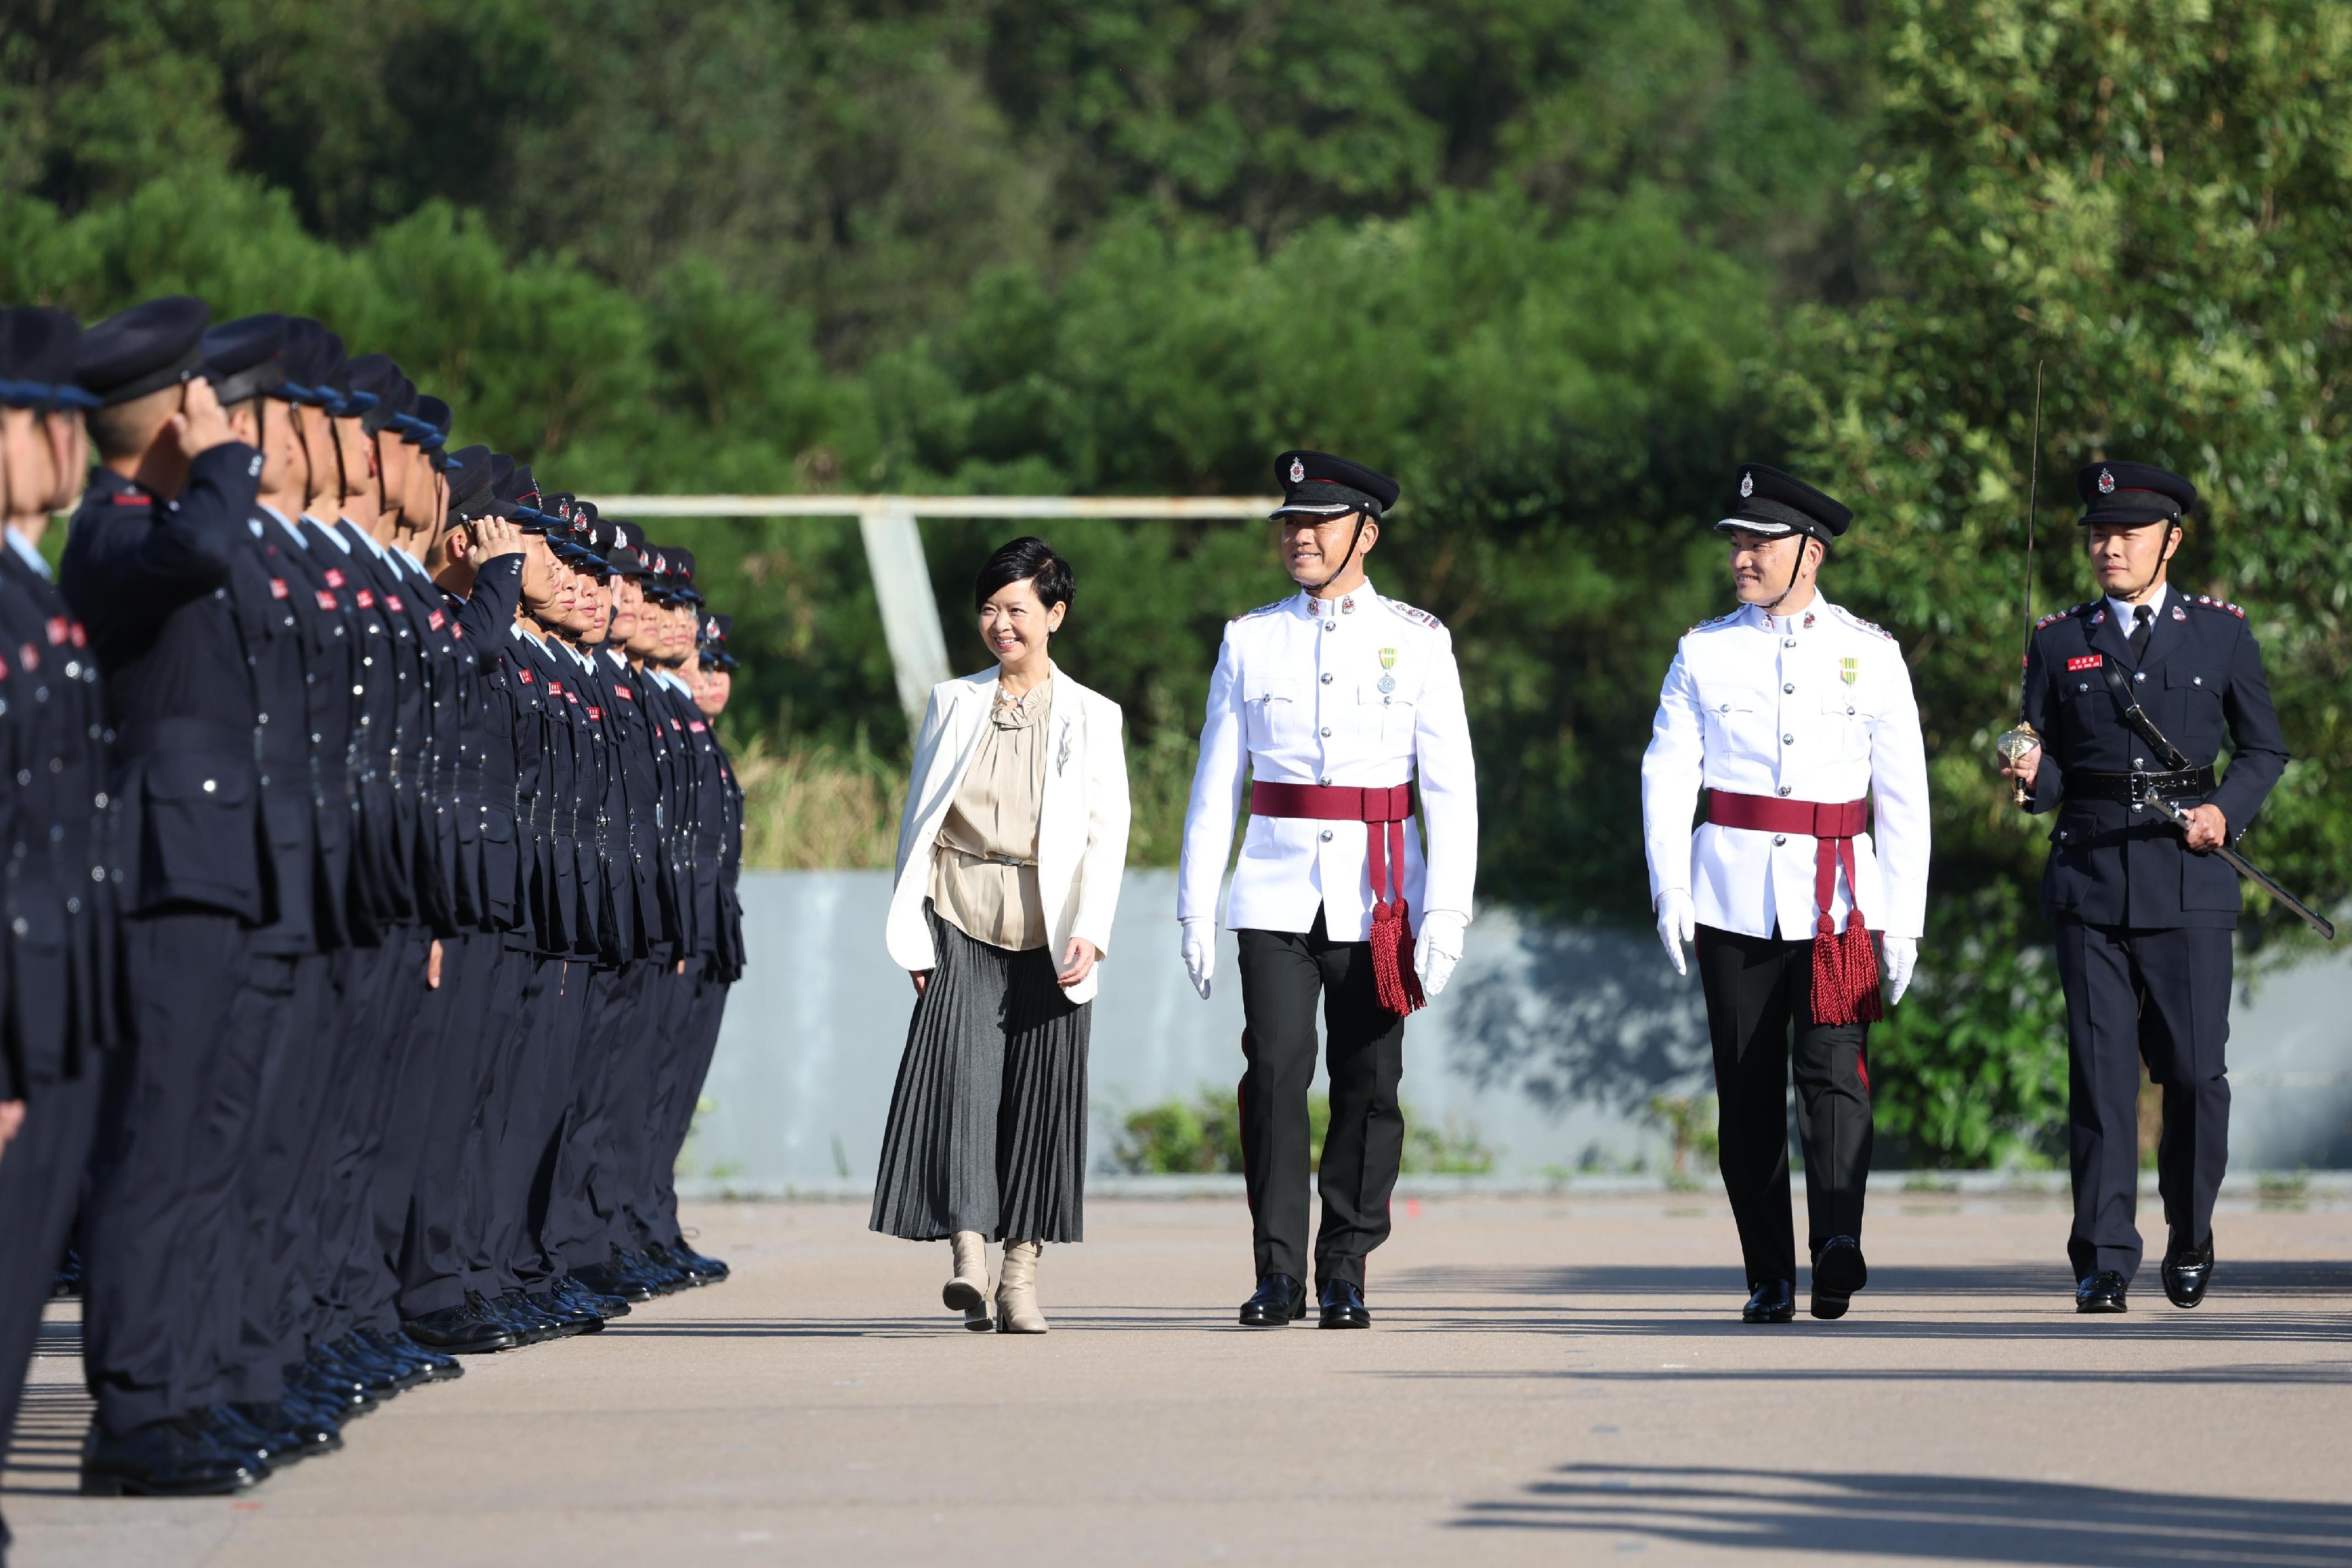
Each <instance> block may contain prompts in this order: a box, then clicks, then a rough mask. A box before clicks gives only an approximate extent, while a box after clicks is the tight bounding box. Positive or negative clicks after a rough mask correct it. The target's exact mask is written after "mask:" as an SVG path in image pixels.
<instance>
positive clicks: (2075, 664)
mask: <svg viewBox="0 0 2352 1568" xmlns="http://www.w3.org/2000/svg"><path fill="white" fill-rule="evenodd" d="M2099 664H2100V657H2099V655H2098V654H2096V653H2077V654H2075V655H2074V657H2073V658H2071V659H2069V660H2067V661H2066V668H2067V670H2068V672H2069V673H2072V672H2073V671H2075V670H2095V669H2097V668H2098V667H2099Z"/></svg>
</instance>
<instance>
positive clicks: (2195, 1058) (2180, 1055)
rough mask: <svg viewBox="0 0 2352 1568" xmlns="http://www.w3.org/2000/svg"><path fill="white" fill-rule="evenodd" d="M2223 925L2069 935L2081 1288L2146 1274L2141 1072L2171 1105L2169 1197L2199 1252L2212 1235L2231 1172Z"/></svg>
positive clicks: (2170, 1208) (2064, 972)
mask: <svg viewBox="0 0 2352 1568" xmlns="http://www.w3.org/2000/svg"><path fill="white" fill-rule="evenodd" d="M2234 936H2236V933H2234V932H2232V931H2229V930H2225V929H2221V928H2219V927H2215V926H2202V925H2192V926H2177V927H2172V928H2168V929H2160V930H2130V929H2127V928H2126V927H2123V926H2117V925H2085V924H2084V922H2082V921H2079V920H2062V921H2060V922H2059V923H2058V930H2057V937H2058V981H2059V984H2060V985H2061V986H2062V987H2063V988H2064V990H2065V993H2066V1052H2067V1058H2068V1072H2067V1095H2066V1145H2067V1155H2068V1159H2069V1163H2070V1164H2071V1166H2073V1170H2074V1232H2073V1234H2071V1235H2070V1236H2068V1237H2067V1239H2066V1256H2067V1258H2068V1259H2069V1260H2072V1261H2073V1263H2074V1277H2075V1278H2076V1279H2078V1280H2082V1279H2088V1278H2089V1277H2090V1276H2091V1275H2093V1274H2095V1273H2097V1272H2098V1271H2100V1270H2105V1269H2112V1270H2115V1271H2116V1272H2117V1273H2119V1274H2121V1275H2122V1276H2123V1277H2124V1278H2125V1279H2126V1280H2129V1279H2130V1278H2131V1277H2132V1275H2133V1273H2134V1272H2135V1271H2136V1270H2137V1269H2138V1268H2139V1259H2140V1236H2139V1227H2138V1225H2137V1223H2136V1220H2135V1214H2136V1211H2137V1207H2138V1199H2139V1069H2140V1063H2141V1062H2143V1061H2145V1062H2146V1063H2147V1073H2148V1077H2149V1078H2150V1079H2151V1080H2152V1081H2153V1082H2155V1083H2157V1084H2158V1086H2159V1087H2160V1088H2161V1089H2162V1091H2163V1093H2164V1137H2163V1141H2162V1142H2161V1143H2160V1144H2158V1146H2157V1155H2156V1170H2157V1187H2158V1191H2159V1192H2160V1193H2161V1194H2162V1195H2163V1197H2164V1218H2165V1222H2166V1223H2167V1224H2168V1226H2170V1227H2171V1228H2173V1229H2174V1230H2177V1231H2180V1232H2182V1233H2183V1235H2182V1238H2181V1239H2182V1240H2183V1241H2185V1242H2188V1243H2189V1244H2190V1245H2195V1244H2198V1243H2201V1242H2202V1241H2204V1240H2205V1239H2207V1238H2208V1237H2209V1236H2210V1235H2211V1234H2212V1230H2213V1199H2214V1197H2215V1196H2216V1195H2217V1194H2218V1193H2219V1192H2220V1191H2221V1173H2222V1172H2223V1171H2224V1170H2225V1169H2227V1168H2228V1166H2229V1163H2230V1080H2229V1078H2228V1077H2227V1076H2226V1075H2227V1073H2228V1071H2229V1063H2228V1061H2227V1060H2226V1058H2225V1054H2224V1049H2223V1048H2224V1047H2226V1046H2227V1045H2228V1044H2229V1040H2230V985H2231V940H2232V938H2233V937H2234Z"/></svg>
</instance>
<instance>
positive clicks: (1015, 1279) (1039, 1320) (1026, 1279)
mask: <svg viewBox="0 0 2352 1568" xmlns="http://www.w3.org/2000/svg"><path fill="white" fill-rule="evenodd" d="M1039 1250H1040V1248H1039V1245H1038V1243H1036V1242H1034V1241H1008V1242H1006V1243H1005V1244H1004V1267H1003V1270H1002V1271H1001V1272H999V1274H998V1275H997V1278H996V1332H997V1333H1045V1332H1046V1328H1045V1317H1044V1316H1043V1315H1042V1314H1040V1313H1039V1312H1038V1311H1037V1254H1038V1252H1039Z"/></svg>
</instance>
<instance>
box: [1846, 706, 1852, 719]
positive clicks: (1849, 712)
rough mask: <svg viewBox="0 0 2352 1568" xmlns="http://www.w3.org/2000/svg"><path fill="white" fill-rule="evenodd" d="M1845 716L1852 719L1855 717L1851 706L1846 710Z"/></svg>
mask: <svg viewBox="0 0 2352 1568" xmlns="http://www.w3.org/2000/svg"><path fill="white" fill-rule="evenodd" d="M1845 716H1846V717H1848V718H1852V717H1853V708H1852V707H1850V706H1849V707H1848V708H1847V709H1846V710H1845Z"/></svg>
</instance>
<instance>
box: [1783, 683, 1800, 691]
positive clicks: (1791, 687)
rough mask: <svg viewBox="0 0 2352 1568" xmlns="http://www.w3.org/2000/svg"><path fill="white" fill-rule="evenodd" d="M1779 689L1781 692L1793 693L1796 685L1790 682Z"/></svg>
mask: <svg viewBox="0 0 2352 1568" xmlns="http://www.w3.org/2000/svg"><path fill="white" fill-rule="evenodd" d="M1780 689H1781V690H1782V691H1783V692H1793V691H1795V690H1796V689H1797V686H1796V683H1795V682H1793V681H1791V682H1790V683H1789V684H1787V685H1783V686H1782V687H1781V688H1780Z"/></svg>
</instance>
